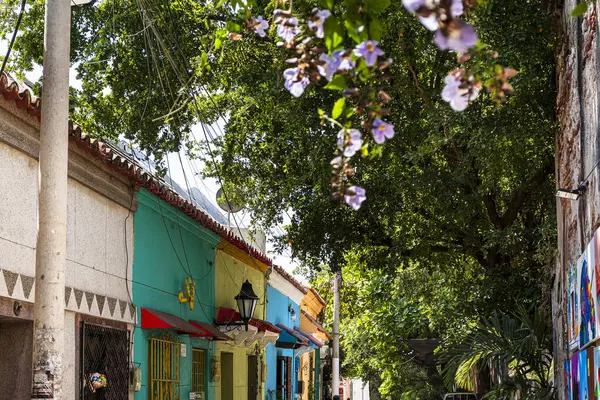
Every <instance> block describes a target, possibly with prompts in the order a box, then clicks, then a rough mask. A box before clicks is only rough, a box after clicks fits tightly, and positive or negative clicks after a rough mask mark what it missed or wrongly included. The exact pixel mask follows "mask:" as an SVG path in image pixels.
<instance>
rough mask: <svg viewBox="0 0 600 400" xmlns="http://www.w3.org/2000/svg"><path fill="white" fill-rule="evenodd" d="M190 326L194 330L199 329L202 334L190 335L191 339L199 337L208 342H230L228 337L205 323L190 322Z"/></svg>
mask: <svg viewBox="0 0 600 400" xmlns="http://www.w3.org/2000/svg"><path fill="white" fill-rule="evenodd" d="M190 324H192V325H194V326H195V327H196V328H198V329H200V330H201V331H202V332H203V333H202V334H192V335H190V336H192V337H201V338H206V339H210V340H231V338H230V337H229V336H227V335H226V334H224V333H223V332H221V331H220V330H219V329H217V328H215V327H214V326H212V325H211V324H207V323H206V322H200V321H192V320H190Z"/></svg>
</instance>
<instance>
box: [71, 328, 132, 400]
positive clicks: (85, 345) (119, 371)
mask: <svg viewBox="0 0 600 400" xmlns="http://www.w3.org/2000/svg"><path fill="white" fill-rule="evenodd" d="M79 372H80V380H79V381H80V382H81V391H80V393H81V399H83V400H88V399H89V400H92V399H93V400H127V399H128V397H129V331H128V330H127V329H118V328H112V327H108V326H104V325H94V324H89V323H86V322H82V324H81V365H80V371H79ZM94 373H99V374H103V375H105V376H106V381H107V385H106V387H103V388H101V389H97V390H96V391H94V390H93V389H92V383H91V377H92V375H93V374H94Z"/></svg>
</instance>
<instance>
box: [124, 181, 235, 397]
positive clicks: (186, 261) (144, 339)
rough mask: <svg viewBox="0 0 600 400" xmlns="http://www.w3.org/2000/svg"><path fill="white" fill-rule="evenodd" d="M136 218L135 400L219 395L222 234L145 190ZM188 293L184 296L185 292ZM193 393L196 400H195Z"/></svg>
mask: <svg viewBox="0 0 600 400" xmlns="http://www.w3.org/2000/svg"><path fill="white" fill-rule="evenodd" d="M138 199H139V206H138V209H137V211H136V213H135V224H134V228H135V229H134V232H135V236H134V238H135V241H134V248H135V252H134V263H133V298H134V299H135V302H136V307H137V311H138V315H139V318H138V324H137V325H136V329H135V331H134V335H133V338H134V357H133V360H134V365H136V366H138V367H139V368H140V370H141V381H140V382H139V385H138V387H137V388H135V399H140V400H141V399H177V398H179V399H188V398H190V392H193V393H194V394H195V395H194V396H195V398H196V399H198V400H206V399H213V398H214V388H215V385H214V382H211V380H210V372H211V371H210V362H211V360H212V359H213V358H214V356H215V341H218V340H224V339H226V338H224V335H216V334H215V332H214V330H213V329H211V327H212V323H213V320H214V318H215V308H214V299H215V265H214V263H215V260H214V257H215V248H216V246H217V244H218V243H219V241H220V237H219V236H218V235H217V234H215V233H214V232H212V231H210V230H208V229H206V228H205V227H203V226H201V225H200V224H198V223H197V222H196V221H193V220H191V219H190V218H188V217H187V216H186V215H185V214H184V213H182V212H181V211H180V210H177V209H175V208H174V207H172V206H171V205H170V204H168V203H166V202H164V201H163V200H161V199H160V198H158V197H156V196H154V195H153V194H151V193H149V192H148V191H147V190H145V189H142V190H141V191H140V192H139V194H138ZM180 293H181V294H180ZM194 396H193V397H194Z"/></svg>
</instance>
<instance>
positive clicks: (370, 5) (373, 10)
mask: <svg viewBox="0 0 600 400" xmlns="http://www.w3.org/2000/svg"><path fill="white" fill-rule="evenodd" d="M390 3H391V0H367V1H366V9H367V12H368V13H369V14H374V15H377V14H381V13H382V12H383V11H385V9H386V8H388V7H389V6H390Z"/></svg>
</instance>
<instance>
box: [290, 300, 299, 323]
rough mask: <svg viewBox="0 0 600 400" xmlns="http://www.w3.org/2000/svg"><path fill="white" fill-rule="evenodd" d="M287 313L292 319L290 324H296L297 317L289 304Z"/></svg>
mask: <svg viewBox="0 0 600 400" xmlns="http://www.w3.org/2000/svg"><path fill="white" fill-rule="evenodd" d="M288 312H289V313H290V318H291V319H292V322H296V319H297V318H298V317H297V316H296V311H294V308H293V307H292V305H291V304H288Z"/></svg>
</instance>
